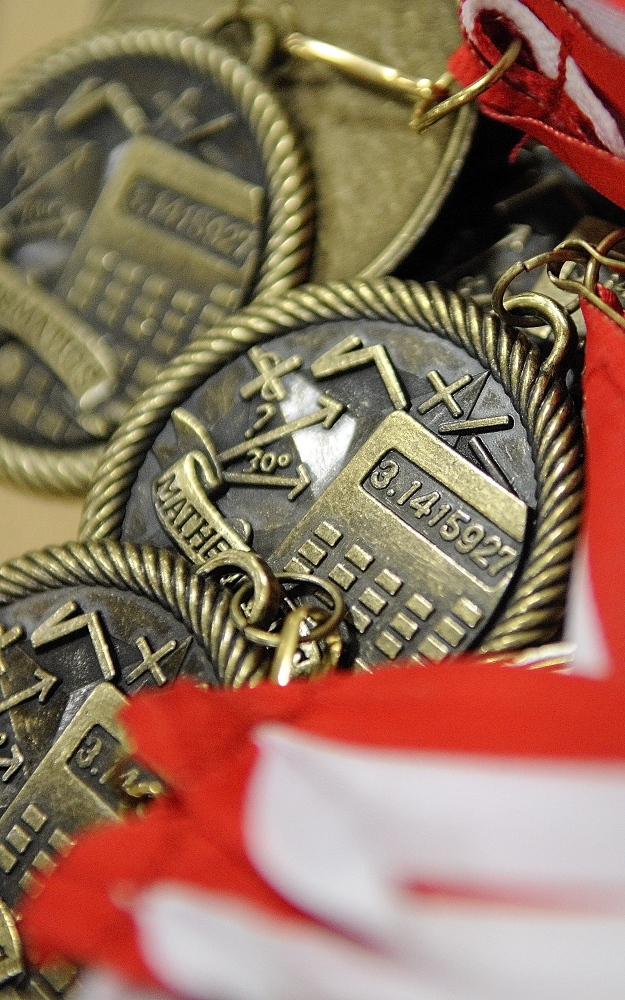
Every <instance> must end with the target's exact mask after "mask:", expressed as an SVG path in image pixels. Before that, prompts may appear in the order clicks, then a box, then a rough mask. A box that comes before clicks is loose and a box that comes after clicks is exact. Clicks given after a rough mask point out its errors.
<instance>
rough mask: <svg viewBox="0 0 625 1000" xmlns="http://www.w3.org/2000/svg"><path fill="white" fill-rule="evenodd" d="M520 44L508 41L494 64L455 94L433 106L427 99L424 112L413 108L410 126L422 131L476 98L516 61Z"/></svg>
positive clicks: (518, 41)
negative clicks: (504, 49)
mask: <svg viewBox="0 0 625 1000" xmlns="http://www.w3.org/2000/svg"><path fill="white" fill-rule="evenodd" d="M522 45H523V42H522V40H521V39H520V38H515V39H514V40H513V41H512V42H510V45H509V46H508V48H507V49H506V51H505V52H504V54H503V55H502V57H501V59H499V60H498V61H497V62H496V63H495V65H494V66H491V68H490V69H489V70H488V72H487V73H484V76H481V77H480V78H479V80H476V81H475V82H474V83H471V84H469V86H468V87H463V88H462V90H459V91H458V92H457V93H456V94H452V95H451V97H448V98H447V99H446V100H444V101H441V102H440V103H439V104H436V105H435V106H434V107H433V108H432V107H431V101H428V102H427V104H426V105H425V106H426V108H430V110H427V111H425V113H423V111H422V109H421V108H419V107H417V108H415V111H414V114H413V116H412V120H411V122H410V126H411V128H413V129H415V131H417V132H424V131H425V129H426V128H429V127H430V125H434V123H435V122H437V121H439V119H441V118H444V117H445V115H448V114H451V112H452V111H457V110H458V108H461V107H462V105H463V104H469V102H470V101H474V100H476V98H478V97H480V96H481V94H483V93H484V92H485V91H486V90H488V89H489V88H490V87H492V86H493V85H494V84H496V83H498V82H499V80H501V78H502V76H503V75H504V74H505V73H506V72H507V70H509V69H510V67H511V66H512V64H513V63H514V62H516V60H517V58H518V55H519V52H520V51H521V46H522Z"/></svg>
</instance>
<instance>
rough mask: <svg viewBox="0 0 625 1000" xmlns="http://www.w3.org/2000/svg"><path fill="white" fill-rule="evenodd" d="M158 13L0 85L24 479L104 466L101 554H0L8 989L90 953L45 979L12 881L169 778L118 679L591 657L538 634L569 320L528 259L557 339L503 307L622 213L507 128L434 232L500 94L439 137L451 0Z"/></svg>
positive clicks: (93, 526)
mask: <svg viewBox="0 0 625 1000" xmlns="http://www.w3.org/2000/svg"><path fill="white" fill-rule="evenodd" d="M160 7H162V10H161V9H160ZM160 7H159V2H158V0H135V2H130V3H129V2H128V0H124V3H116V2H114V0H113V2H109V3H108V4H106V5H105V8H104V10H103V12H102V22H103V23H102V26H101V28H100V30H99V32H98V33H95V34H94V33H92V34H89V35H85V36H82V37H78V38H74V39H72V40H71V41H70V42H69V43H68V44H67V45H65V46H64V47H63V48H61V49H56V50H55V51H53V52H50V53H47V54H44V55H43V56H40V57H39V58H38V59H37V60H36V61H35V62H33V63H31V64H29V65H28V66H26V67H24V68H22V69H20V70H19V71H18V72H17V73H16V74H14V75H13V77H12V78H11V79H9V80H7V81H5V83H4V84H3V86H2V88H1V91H0V233H1V235H2V254H3V256H2V260H1V261H0V404H1V405H0V472H1V473H2V474H3V475H4V477H6V478H9V479H11V480H12V481H13V482H16V483H18V484H20V485H21V486H28V487H35V488H38V489H44V490H48V491H49V490H54V491H57V492H70V491H75V492H81V491H82V492H84V491H85V490H86V488H87V486H88V484H89V483H91V486H90V491H89V493H88V496H87V499H86V504H85V507H84V514H83V522H82V534H81V542H70V543H68V544H67V545H64V546H54V547H51V548H49V549H46V550H44V551H40V552H35V553H30V554H29V555H26V556H23V557H21V558H18V559H14V560H12V561H11V562H9V563H6V564H5V565H4V566H2V567H0V605H1V608H0V712H1V713H2V726H1V727H0V747H1V750H0V754H1V755H2V756H0V778H1V785H0V788H1V791H0V810H1V811H0V869H1V872H2V881H1V892H0V895H1V899H0V998H2V1000H35V998H37V1000H56V998H59V997H61V996H63V995H64V992H65V990H66V989H67V987H68V986H69V984H70V983H71V981H72V978H73V976H74V974H75V970H73V969H69V968H58V967H54V968H41V969H34V968H31V967H29V966H28V965H27V963H26V962H25V960H24V958H23V955H22V951H21V945H20V939H19V932H18V929H17V927H18V925H17V923H16V918H15V913H14V909H13V908H14V907H15V905H16V903H17V901H18V899H19V896H20V894H21V893H22V892H25V891H29V890H31V889H33V888H36V886H37V884H38V880H39V878H40V876H41V874H45V873H46V872H47V871H49V870H50V869H51V868H53V867H54V865H55V859H56V858H57V857H58V855H59V854H61V855H62V854H63V853H64V852H66V851H67V850H68V848H69V847H70V845H71V843H72V838H73V836H74V834H75V832H76V831H77V830H79V829H80V828H81V827H83V826H85V825H86V824H89V823H92V822H94V821H97V820H101V819H112V818H114V817H115V816H116V815H118V814H119V813H120V812H122V811H123V810H126V809H130V808H135V809H136V808H141V807H142V805H143V803H144V802H145V801H146V800H148V799H149V798H150V797H151V796H153V795H155V794H157V793H158V791H159V788H160V784H159V781H158V778H157V776H154V775H151V774H147V773H146V772H145V771H144V770H143V769H142V768H141V767H140V766H139V765H138V764H136V763H134V762H133V761H132V759H131V757H129V756H128V747H127V745H126V741H125V737H124V733H123V731H122V729H121V726H120V724H119V722H118V721H117V719H116V713H117V710H118V709H119V707H120V705H122V704H123V703H124V701H125V699H126V698H127V697H132V695H133V694H135V693H136V692H137V691H140V690H145V689H148V688H158V687H161V686H163V685H165V684H168V683H169V682H170V681H173V680H174V679H175V678H177V677H180V676H184V675H188V676H190V677H192V678H194V679H195V680H197V681H198V682H199V683H202V684H207V685H224V684H226V685H234V686H239V685H243V684H254V683H258V682H259V681H260V680H262V679H270V680H274V681H276V682H278V683H281V684H284V683H287V682H288V681H289V680H291V679H292V678H294V677H297V678H306V677H313V676H316V675H318V674H320V673H323V672H325V671H327V670H329V669H343V670H361V671H370V670H372V669H375V668H376V666H377V665H378V664H382V663H384V664H386V665H387V666H388V664H389V663H392V662H397V663H400V662H401V663H406V662H408V663H410V662H412V663H417V664H422V665H423V666H424V667H429V668H430V669H434V668H435V664H436V663H437V662H439V661H441V660H443V659H445V658H447V657H450V656H453V655H456V654H458V653H460V652H462V651H465V650H469V649H476V650H480V651H481V652H482V653H484V654H488V655H490V656H493V657H496V656H500V655H502V654H506V655H507V657H508V660H510V658H512V659H514V658H515V657H516V660H517V662H518V663H524V662H533V663H535V662H536V661H537V660H538V661H540V660H541V656H542V662H543V663H550V662H552V660H554V659H555V661H556V662H557V663H558V664H559V665H560V667H561V666H562V663H563V659H564V653H563V652H562V651H560V653H557V652H556V654H555V655H552V654H550V653H549V652H547V653H544V654H541V653H540V652H536V651H534V652H529V653H528V652H527V650H528V649H529V650H532V649H534V648H535V647H539V646H542V645H544V644H548V643H553V642H554V641H555V640H557V639H558V638H559V634H560V630H561V622H562V615H563V607H564V602H565V597H566V587H567V580H568V574H569V569H570V562H571V557H572V554H573V551H574V546H575V538H576V531H577V528H578V524H579V515H580V507H581V495H582V492H581V491H582V451H581V434H580V422H579V402H578V395H579V394H578V378H579V371H580V352H579V350H578V345H577V340H576V331H575V327H574V325H573V324H572V323H571V321H570V319H569V317H568V314H567V313H566V312H565V311H564V310H563V309H562V308H560V307H559V306H557V305H556V304H555V303H554V302H553V301H552V300H550V299H545V298H544V296H541V295H539V294H537V291H536V290H534V291H533V292H532V291H531V290H532V288H533V286H534V282H535V278H534V277H533V276H530V275H529V274H525V272H523V273H524V279H523V280H525V286H524V287H522V288H520V289H517V290H520V291H521V292H524V293H525V294H524V295H521V299H522V300H523V301H522V302H521V301H520V300H518V301H517V304H519V305H523V306H524V309H525V312H524V320H523V321H524V323H525V322H529V321H528V313H529V314H531V316H530V319H531V321H532V322H534V323H538V324H539V325H538V326H537V327H536V328H535V331H534V335H532V336H527V335H526V334H524V333H523V332H522V331H519V330H518V329H515V327H514V325H513V323H511V322H507V323H506V322H501V321H500V319H499V318H498V316H497V315H496V314H495V312H494V311H493V309H492V308H491V293H492V291H493V287H494V286H495V285H496V284H497V281H498V279H499V278H500V277H501V275H502V273H503V272H504V271H506V268H508V267H509V265H511V264H512V265H515V264H518V265H519V266H518V267H517V269H516V271H515V273H519V272H521V271H522V267H521V266H520V264H521V262H522V261H523V258H524V257H528V256H531V255H533V254H534V255H535V254H537V253H541V252H543V251H547V250H551V249H552V248H553V247H554V246H555V245H556V244H557V243H558V242H559V241H560V240H562V239H563V238H564V237H565V236H566V235H567V233H569V231H573V232H574V233H575V234H577V235H588V234H590V235H591V236H597V237H599V238H601V237H602V236H603V235H604V234H605V232H607V231H609V230H610V229H611V228H612V225H611V223H613V222H619V221H621V220H620V219H619V217H618V210H616V209H615V208H614V206H606V204H605V202H603V203H601V204H600V200H599V199H598V198H597V197H595V196H594V195H593V193H592V192H591V191H590V189H587V188H585V187H584V186H583V185H582V184H581V182H579V181H577V180H576V179H575V178H573V177H572V176H571V175H569V174H567V173H566V172H565V171H564V169H563V168H561V167H560V166H559V165H558V163H557V161H555V160H554V159H553V158H552V157H551V156H550V154H547V153H546V151H545V150H543V149H541V148H534V149H533V150H528V151H526V152H524V153H522V154H521V157H520V159H519V161H518V163H517V165H516V167H514V168H512V167H508V166H505V165H504V158H505V155H506V154H507V151H508V148H509V146H510V137H509V135H508V133H507V132H504V131H503V130H501V129H500V130H498V129H497V128H495V127H493V126H484V125H481V126H480V128H479V129H478V135H477V138H476V140H475V145H474V149H473V151H472V152H471V153H470V154H469V158H468V160H467V163H466V165H465V167H464V171H463V176H462V179H461V182H460V184H459V186H457V188H456V191H455V192H454V193H453V194H452V196H451V200H450V201H448V203H447V206H446V207H444V208H443V209H442V211H441V212H440V213H439V215H438V218H437V219H436V221H435V222H433V224H432V225H431V226H430V224H431V223H432V221H433V219H434V216H435V215H436V214H437V212H439V209H440V208H441V206H442V204H443V201H444V199H445V197H446V195H447V194H448V192H449V190H450V188H451V184H452V181H453V180H454V178H455V176H456V174H457V173H458V172H459V170H460V167H461V165H462V162H463V160H464V158H465V154H466V153H467V150H468V147H469V142H470V139H471V136H472V133H473V129H474V124H475V115H474V114H473V112H472V111H471V109H470V108H468V107H466V108H464V109H462V110H460V111H459V112H456V113H454V114H453V115H450V116H449V117H448V118H446V119H444V120H443V121H441V122H440V123H439V124H438V125H436V126H435V127H434V129H433V130H432V131H431V132H428V133H425V134H424V135H419V134H417V133H416V132H414V131H411V130H410V129H409V128H408V127H407V125H408V122H409V120H410V107H409V105H408V103H406V99H407V101H408V102H410V103H411V104H412V105H413V106H415V108H416V112H415V113H417V114H418V113H419V112H420V111H423V109H424V108H426V107H427V106H428V105H429V104H430V103H432V101H433V100H436V99H437V98H438V97H439V96H440V95H441V94H442V93H443V92H444V91H445V89H446V87H447V86H448V81H447V80H446V78H445V76H444V75H442V74H443V70H444V66H445V62H446V59H447V56H448V55H449V53H450V52H451V51H452V50H453V48H454V47H455V45H456V44H457V41H458V39H457V15H456V4H455V3H454V2H453V0H447V2H445V3H441V0H436V2H435V0H419V3H412V2H411V3H408V2H405V0H393V2H391V3H389V2H385V3H382V2H372V3H370V4H369V5H368V7H367V11H366V14H365V12H363V11H361V10H360V7H359V6H358V7H357V8H354V5H352V7H351V9H350V8H349V5H344V7H345V9H342V10H337V9H336V7H335V5H330V4H329V2H326V0H323V2H318V3H317V4H315V5H312V9H311V5H309V4H305V3H304V2H303V0H297V2H296V3H294V4H293V6H292V7H291V8H289V10H288V11H287V12H286V13H285V10H284V7H283V6H281V5H278V4H276V3H275V2H274V0H261V2H258V3H255V4H254V6H253V8H252V7H250V8H249V11H248V10H247V9H246V7H245V5H243V7H240V6H238V7H237V8H236V10H234V11H230V10H228V11H226V12H225V13H224V12H223V10H222V9H221V8H220V9H215V11H211V9H210V3H209V4H207V3H206V2H205V0H203V2H202V3H201V4H200V3H199V0H188V3H187V7H186V10H185V11H183V12H180V14H179V16H180V17H181V18H184V19H185V20H184V22H181V23H179V24H178V25H177V26H171V25H162V24H160V25H159V23H158V22H154V23H153V24H151V25H150V24H148V25H146V24H145V23H143V21H142V20H141V19H143V20H147V19H148V18H158V17H160V16H169V5H168V4H167V5H166V4H164V3H160ZM355 10H357V13H355ZM287 15H288V16H287ZM131 17H132V18H135V19H136V20H137V24H134V23H129V21H128V19H129V18H131ZM287 21H288V22H289V23H287ZM217 37H218V38H219V40H220V42H221V45H222V46H223V47H221V46H220V45H218V44H217V43H216V41H215V38H217ZM415 40H417V41H418V40H421V43H420V46H419V44H417V45H415ZM423 40H425V41H423ZM233 53H235V54H233ZM237 56H239V57H240V58H237ZM299 56H303V57H304V58H303V59H299V58H298V57H299ZM365 56H366V57H367V58H365ZM375 59H378V60H379V59H381V60H382V61H383V63H392V66H388V65H383V64H380V63H377V62H374V61H373V60H375ZM329 64H334V65H329ZM395 66H397V67H398V69H397V70H396V69H394V68H393V67H395ZM337 67H338V68H337ZM340 70H344V71H346V72H347V74H348V75H345V73H341V72H340ZM429 78H432V80H435V81H438V82H435V83H431V82H430V79H429ZM398 98H399V99H398ZM283 108H284V109H285V110H283ZM287 116H288V118H287ZM289 119H290V121H291V122H292V124H290V123H289ZM296 135H297V136H298V137H296ZM485 146H487V148H488V149H489V150H490V152H491V154H492V155H491V158H490V161H489V163H488V165H487V166H486V167H485V166H484V158H483V152H484V148H485ZM485 169H486V170H487V171H490V173H489V174H488V175H487V176H486V177H483V176H480V173H478V171H479V172H483V171H484V170H485ZM478 178H479V180H480V183H479V184H478V183H477V180H478ZM485 180H486V181H487V183H484V181H485ZM554 203H557V210H554V208H553V205H554ZM599 214H601V215H602V217H603V218H601V219H599V218H596V216H598V215H599ZM428 227H429V232H428V233H427V234H426V229H428ZM424 234H425V235H424ZM409 252H411V255H410V256H406V255H408V254H409ZM402 260H403V263H401V262H402ZM393 269H395V271H396V275H399V276H401V277H403V278H409V279H414V278H415V277H418V278H422V279H424V280H428V279H431V278H436V279H437V280H438V282H439V283H433V282H432V281H429V283H427V284H421V283H418V282H417V281H415V280H406V281H403V280H400V277H397V276H395V277H388V276H385V275H388V274H389V273H390V272H391V271H392V270H393ZM306 280H309V281H310V280H313V281H314V282H315V283H314V284H307V285H302V283H303V282H304V281H306ZM544 281H545V278H544V276H543V277H542V278H540V279H539V284H540V282H543V283H544ZM500 285H501V283H499V285H498V287H500ZM540 290H541V289H540V288H539V289H538V291H540ZM502 303H503V298H502V296H500V308H499V312H500V313H501V314H502V315H504V316H505V317H507V318H510V314H509V313H508V312H507V309H505V308H504V307H503V305H502ZM565 304H566V303H565ZM109 438H110V441H108V443H107V440H108V439H109ZM552 652H553V651H552Z"/></svg>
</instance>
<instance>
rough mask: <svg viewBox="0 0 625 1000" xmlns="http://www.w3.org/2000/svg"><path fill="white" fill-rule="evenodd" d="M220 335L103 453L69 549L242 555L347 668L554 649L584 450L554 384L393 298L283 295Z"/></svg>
mask: <svg viewBox="0 0 625 1000" xmlns="http://www.w3.org/2000/svg"><path fill="white" fill-rule="evenodd" d="M217 333H218V337H217V338H216V339H215V340H214V341H213V342H210V343H209V342H208V341H206V342H205V344H204V345H201V346H200V345H198V347H197V348H196V350H195V351H194V353H193V355H191V354H190V353H188V354H187V355H185V356H182V357H181V358H179V359H177V361H176V362H174V363H173V365H172V366H170V368H169V369H168V370H167V371H165V372H164V373H163V374H162V376H161V377H160V378H159V380H158V382H157V383H156V384H155V385H154V386H153V387H152V388H151V389H150V390H148V391H147V392H146V394H145V395H144V397H143V399H142V400H141V401H140V403H139V404H138V405H137V407H136V408H135V410H133V412H132V414H131V415H130V417H129V419H128V420H127V421H126V423H125V424H124V425H123V426H122V427H121V428H120V429H119V430H118V432H117V433H116V435H115V437H114V439H113V440H112V442H111V444H110V446H109V448H108V451H107V453H106V455H105V458H104V461H103V464H102V465H101V467H100V469H99V472H98V474H97V476H96V480H95V482H94V485H93V487H92V490H91V493H90V495H89V497H88V500H87V504H86V507H85V514H84V521H83V537H85V538H89V537H106V536H112V537H121V538H124V539H125V540H132V541H136V542H142V543H143V542H150V543H156V544H159V545H169V546H171V547H173V548H175V549H177V550H178V551H181V552H182V553H184V555H185V556H186V557H187V558H188V559H190V560H192V561H193V562H195V563H196V564H197V565H203V564H204V563H206V562H207V560H209V559H210V557H211V556H212V555H213V554H214V553H216V552H218V551H220V550H221V549H228V548H231V549H245V548H248V547H252V548H253V549H254V550H255V551H256V552H257V553H258V554H259V555H260V556H262V557H263V558H264V559H266V560H267V561H268V562H269V564H270V566H271V567H272V569H273V570H274V571H276V572H287V573H291V574H302V575H303V574H312V573H314V574H315V575H316V576H317V577H321V578H323V579H328V580H330V581H332V582H333V583H334V584H335V585H336V586H338V587H339V588H340V589H341V590H342V592H343V593H344V595H345V601H346V604H347V606H348V608H349V623H350V624H349V628H350V630H351V634H352V637H353V642H354V656H355V659H356V661H357V662H358V663H359V664H360V665H361V666H366V667H368V666H370V665H371V664H374V663H376V662H377V661H381V660H389V659H391V660H393V659H398V660H401V659H406V658H414V659H417V660H421V659H428V660H440V659H442V658H443V657H445V656H448V655H451V654H453V653H456V652H459V651H461V650H463V649H466V648H469V647H474V646H477V647H479V648H480V649H482V650H485V651H486V650H488V651H501V650H505V649H519V648H523V647H524V646H528V645H535V644H538V643H540V642H546V641H548V639H550V638H552V637H553V635H554V634H555V633H556V632H557V629H558V626H559V623H560V619H561V614H562V602H563V599H564V591H565V586H566V580H567V576H568V571H569V562H570V557H571V554H572V550H573V545H574V539H575V533H576V529H577V524H578V519H579V510H580V505H581V478H582V469H581V461H582V457H581V441H580V431H579V422H578V418H577V415H576V412H575V407H574V404H573V402H572V399H571V397H570V395H569V392H568V390H567V387H566V384H565V382H564V381H563V379H562V378H561V377H558V375H557V373H556V374H554V373H553V372H549V371H548V370H547V369H548V367H549V366H545V365H544V364H543V363H542V358H541V353H540V351H539V350H538V349H537V348H536V347H534V346H531V345H530V343H529V342H528V340H527V339H526V338H525V337H524V336H523V335H516V334H514V333H512V332H510V331H509V330H506V329H502V328H500V326H499V324H498V321H497V320H496V319H494V318H492V317H489V318H485V319H483V318H482V317H481V315H480V313H479V311H478V310H477V308H476V307H475V306H474V305H473V304H471V303H468V304H467V303H463V302H462V301H461V300H460V299H459V298H458V297H456V296H455V295H453V294H447V293H444V292H443V291H442V290H441V289H439V288H438V287H436V286H434V285H430V286H428V287H427V288H425V287H423V286H420V285H418V284H416V283H406V284H404V283H402V282H399V281H396V280H393V279H388V280H379V281H377V282H373V283H364V282H360V283H354V284H351V285H350V284H337V285H331V286H325V287H324V286H307V287H304V288H302V289H296V290H293V291H292V292H290V293H288V294H287V295H285V296H284V297H282V298H279V299H273V300H269V301H266V302H265V303H258V304H253V305H251V306H250V307H248V309H247V310H245V311H243V312H241V313H240V314H239V315H238V316H236V317H234V318H233V320H232V324H231V325H224V326H222V327H221V328H220V329H219V330H218V331H217Z"/></svg>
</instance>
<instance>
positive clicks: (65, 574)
mask: <svg viewBox="0 0 625 1000" xmlns="http://www.w3.org/2000/svg"><path fill="white" fill-rule="evenodd" d="M81 584H82V585H85V586H89V587H95V586H102V587H114V588H117V589H119V590H126V591H129V592H131V593H133V594H137V595H139V596H143V597H147V598H148V599H149V600H152V601H155V602H157V603H158V604H159V605H161V606H162V607H164V608H166V609H167V610H168V611H169V612H170V613H171V614H173V615H174V617H175V618H177V619H178V620H179V621H181V622H183V623H184V625H185V626H187V627H188V628H189V630H190V631H191V633H192V634H193V636H194V637H195V638H196V640H197V641H198V643H199V644H200V645H201V647H202V648H203V649H205V650H207V653H208V655H209V656H210V657H211V659H212V661H213V664H214V666H215V669H216V671H217V676H218V678H219V679H220V681H221V682H223V683H225V684H226V683H230V682H231V680H232V679H236V683H237V684H238V683H248V682H250V681H252V680H253V679H254V678H257V679H260V677H261V676H262V674H263V671H264V667H262V666H261V659H262V657H261V654H260V651H259V650H258V648H257V647H255V646H251V645H249V644H247V643H246V642H245V640H243V638H242V636H241V635H237V633H236V630H235V629H233V627H232V624H231V623H230V620H229V616H230V599H231V594H230V592H229V591H228V590H227V589H225V588H223V587H219V586H218V585H217V584H216V583H215V582H214V581H212V580H206V579H203V578H202V577H200V576H196V575H195V574H194V573H193V570H192V567H190V566H189V563H188V562H187V561H186V560H185V559H183V558H182V557H176V556H175V555H173V554H172V553H171V552H168V551H166V550H164V549H157V548H154V547H152V546H137V545H132V544H130V543H122V544H120V543H118V542H112V541H107V542H104V543H96V544H89V545H82V544H80V543H78V542H69V543H68V544H67V545H55V546H51V547H50V548H48V549H42V550H41V551H39V552H31V553H29V554H28V555H25V556H20V557H19V558H17V559H12V560H11V561H10V562H7V563H5V564H4V565H3V566H0V606H2V605H7V604H10V603H11V602H13V601H17V600H20V599H21V598H24V597H26V596H28V595H29V594H40V593H44V592H45V591H48V590H50V589H59V588H62V587H70V586H79V585H81Z"/></svg>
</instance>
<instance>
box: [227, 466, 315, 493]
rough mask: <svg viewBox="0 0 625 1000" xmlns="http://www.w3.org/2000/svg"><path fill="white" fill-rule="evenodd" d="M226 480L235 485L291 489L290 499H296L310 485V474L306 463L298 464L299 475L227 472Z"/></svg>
mask: <svg viewBox="0 0 625 1000" xmlns="http://www.w3.org/2000/svg"><path fill="white" fill-rule="evenodd" d="M224 480H225V482H226V483H232V484H233V485H235V486H273V487H274V488H278V489H280V488H281V489H285V490H290V491H291V492H290V493H289V497H288V498H289V500H295V498H296V497H298V496H299V495H300V493H303V492H304V490H305V489H306V487H307V486H310V476H309V475H308V470H307V468H306V466H305V465H298V466H297V476H273V475H270V474H267V475H263V473H262V472H226V474H225V475H224Z"/></svg>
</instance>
